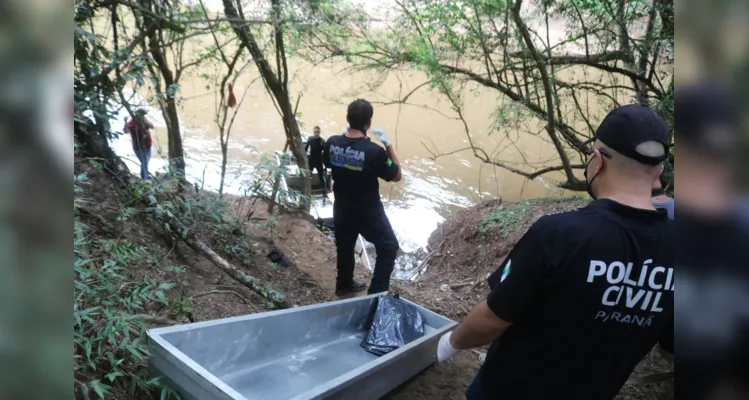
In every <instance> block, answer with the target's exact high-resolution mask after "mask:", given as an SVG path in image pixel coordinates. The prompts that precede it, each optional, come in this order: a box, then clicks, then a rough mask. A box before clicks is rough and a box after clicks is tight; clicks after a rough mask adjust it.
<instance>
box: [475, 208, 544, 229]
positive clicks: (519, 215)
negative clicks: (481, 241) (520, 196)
mask: <svg viewBox="0 0 749 400" xmlns="http://www.w3.org/2000/svg"><path fill="white" fill-rule="evenodd" d="M532 202H533V200H523V201H520V202H517V203H514V204H506V203H504V204H500V205H499V206H498V207H495V208H493V209H492V210H490V211H489V212H488V213H487V214H486V215H485V216H484V218H483V219H482V220H481V223H480V224H479V232H481V233H482V234H488V233H490V232H496V231H498V232H499V233H500V234H502V235H505V236H506V235H509V234H510V233H512V232H514V231H515V229H516V228H517V226H518V223H519V222H520V221H522V220H524V219H526V218H528V216H529V212H530V210H531V203H532Z"/></svg>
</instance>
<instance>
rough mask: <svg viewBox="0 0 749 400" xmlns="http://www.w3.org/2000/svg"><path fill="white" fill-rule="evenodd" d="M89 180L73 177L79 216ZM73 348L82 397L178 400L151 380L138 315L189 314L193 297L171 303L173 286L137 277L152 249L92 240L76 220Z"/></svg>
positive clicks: (169, 391) (124, 242)
mask: <svg viewBox="0 0 749 400" xmlns="http://www.w3.org/2000/svg"><path fill="white" fill-rule="evenodd" d="M87 181H88V178H87V177H86V176H85V174H81V175H78V176H76V177H75V179H74V193H75V196H74V203H73V204H74V206H73V207H74V212H75V215H76V216H77V215H78V207H79V206H80V205H81V204H84V203H86V202H87V201H86V200H85V199H83V198H82V197H81V193H82V192H83V190H82V186H83V185H86V184H87ZM73 229H74V237H75V239H74V242H73V251H74V254H75V258H76V260H75V262H74V264H73V272H74V292H73V295H74V304H73V345H74V355H73V359H74V366H73V371H74V374H75V387H74V390H75V393H76V395H77V396H78V397H79V398H83V399H92V398H99V399H109V398H112V397H117V396H127V397H129V398H148V397H149V396H150V393H153V392H157V393H158V395H159V396H160V398H162V399H167V398H178V396H177V394H176V393H175V392H174V391H173V390H172V389H170V388H168V387H166V386H164V385H163V384H162V383H161V382H160V381H159V379H157V378H156V379H154V378H152V379H149V378H148V377H147V376H146V373H145V371H146V370H145V368H144V367H145V363H146V359H147V356H148V353H149V347H148V344H147V343H146V340H145V339H144V334H145V330H146V327H145V326H144V325H143V323H142V321H140V320H139V319H138V317H137V316H136V315H137V314H138V313H143V312H144V310H145V309H146V307H147V306H148V305H149V304H157V305H160V306H162V307H165V308H167V310H169V313H170V315H171V316H176V315H178V314H181V313H184V312H186V311H187V310H189V309H190V307H191V305H190V304H191V299H189V298H185V297H184V296H182V295H180V296H178V297H177V299H176V300H174V301H170V300H169V299H168V298H167V294H166V293H167V292H168V291H169V290H170V289H172V288H173V287H174V284H173V283H169V282H167V283H159V282H156V281H154V280H153V279H148V278H140V279H136V278H134V277H132V276H130V274H129V267H131V266H132V265H134V264H136V263H139V262H144V261H147V260H148V259H149V258H150V255H149V253H148V250H147V249H145V248H144V247H142V246H139V245H137V244H135V243H133V242H131V241H128V240H126V239H118V240H114V239H102V238H100V239H97V240H89V239H88V236H87V232H86V231H87V229H88V226H87V225H85V224H84V223H82V222H81V221H80V219H79V218H75V219H74V225H73Z"/></svg>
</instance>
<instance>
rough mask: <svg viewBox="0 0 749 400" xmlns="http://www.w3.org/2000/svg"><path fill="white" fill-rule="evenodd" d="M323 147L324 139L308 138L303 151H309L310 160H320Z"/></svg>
mask: <svg viewBox="0 0 749 400" xmlns="http://www.w3.org/2000/svg"><path fill="white" fill-rule="evenodd" d="M324 147H325V139H323V138H322V137H319V138H315V137H314V136H310V137H309V138H308V139H307V144H306V145H305V146H304V149H305V150H309V159H310V160H320V159H321V157H322V150H323V148H324Z"/></svg>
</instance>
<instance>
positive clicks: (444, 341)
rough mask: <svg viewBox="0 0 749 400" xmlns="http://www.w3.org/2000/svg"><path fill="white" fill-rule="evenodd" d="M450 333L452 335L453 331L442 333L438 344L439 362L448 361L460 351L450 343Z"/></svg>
mask: <svg viewBox="0 0 749 400" xmlns="http://www.w3.org/2000/svg"><path fill="white" fill-rule="evenodd" d="M450 335H452V331H450V332H447V333H446V334H444V335H442V337H441V338H440V342H439V344H437V362H439V363H444V362H446V361H448V360H449V359H451V358H453V356H455V355H456V354H458V352H459V351H460V350H458V349H456V348H454V347H453V346H451V345H450Z"/></svg>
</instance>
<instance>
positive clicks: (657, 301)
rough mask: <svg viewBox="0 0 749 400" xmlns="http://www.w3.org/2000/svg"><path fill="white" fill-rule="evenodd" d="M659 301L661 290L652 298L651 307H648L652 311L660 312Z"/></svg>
mask: <svg viewBox="0 0 749 400" xmlns="http://www.w3.org/2000/svg"><path fill="white" fill-rule="evenodd" d="M660 302H661V292H658V293H656V294H655V300H653V308H651V309H650V311H652V312H662V311H663V309H662V308H661V307H660V306H659V304H660Z"/></svg>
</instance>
